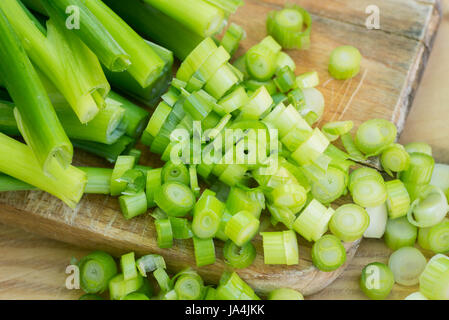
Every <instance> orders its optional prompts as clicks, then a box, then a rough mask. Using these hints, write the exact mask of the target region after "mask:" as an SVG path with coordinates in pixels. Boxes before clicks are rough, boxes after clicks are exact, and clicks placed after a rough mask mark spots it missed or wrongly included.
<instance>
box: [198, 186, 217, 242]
mask: <svg viewBox="0 0 449 320" xmlns="http://www.w3.org/2000/svg"><path fill="white" fill-rule="evenodd" d="M224 209H225V204H224V203H223V202H221V201H220V200H218V199H217V198H216V197H215V196H213V195H207V194H204V193H203V195H202V196H201V197H200V199H199V200H198V202H197V203H196V204H195V206H194V208H193V220H192V230H193V233H194V234H195V236H197V237H198V238H200V239H208V238H212V237H214V236H215V234H216V233H217V231H218V228H219V226H220V221H221V216H222V214H223V211H224Z"/></svg>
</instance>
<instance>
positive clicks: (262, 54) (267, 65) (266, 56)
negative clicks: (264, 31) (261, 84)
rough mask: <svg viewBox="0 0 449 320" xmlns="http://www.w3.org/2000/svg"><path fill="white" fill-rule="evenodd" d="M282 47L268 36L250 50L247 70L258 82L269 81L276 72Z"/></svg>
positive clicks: (247, 57) (247, 53)
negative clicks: (277, 59)
mask: <svg viewBox="0 0 449 320" xmlns="http://www.w3.org/2000/svg"><path fill="white" fill-rule="evenodd" d="M280 51H281V46H280V45H279V44H278V43H277V42H276V41H275V40H274V39H273V38H272V37H271V36H268V37H266V38H265V39H263V40H262V41H261V42H260V43H258V44H256V45H255V46H253V47H252V48H251V49H249V50H248V51H247V52H246V54H245V57H246V68H247V70H248V72H249V74H250V75H251V77H253V78H254V79H256V80H259V81H265V80H269V79H270V78H271V77H272V76H273V75H274V73H275V72H276V57H277V55H278V54H279V52H280Z"/></svg>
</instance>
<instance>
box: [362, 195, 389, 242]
mask: <svg viewBox="0 0 449 320" xmlns="http://www.w3.org/2000/svg"><path fill="white" fill-rule="evenodd" d="M365 210H366V212H367V213H368V215H369V226H368V228H367V229H366V231H365V233H364V234H363V236H364V237H365V238H375V239H380V238H382V236H383V235H384V233H385V228H386V227H387V220H388V212H387V206H386V204H385V203H382V204H381V205H380V206H377V207H371V208H365Z"/></svg>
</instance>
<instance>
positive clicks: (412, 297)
mask: <svg viewBox="0 0 449 320" xmlns="http://www.w3.org/2000/svg"><path fill="white" fill-rule="evenodd" d="M404 300H429V299H427V298H426V297H425V296H424V295H423V294H422V293H421V292H419V291H418V292H413V293H411V294H409V295H408V296H407V297H405V298H404Z"/></svg>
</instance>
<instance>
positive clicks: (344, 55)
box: [329, 46, 362, 80]
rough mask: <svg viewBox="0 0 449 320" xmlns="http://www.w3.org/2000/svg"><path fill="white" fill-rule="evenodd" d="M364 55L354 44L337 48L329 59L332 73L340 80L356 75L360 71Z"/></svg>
mask: <svg viewBox="0 0 449 320" xmlns="http://www.w3.org/2000/svg"><path fill="white" fill-rule="evenodd" d="M361 60H362V55H361V54H360V51H359V50H358V49H357V48H355V47H353V46H341V47H338V48H335V49H334V50H333V51H332V53H331V57H330V60H329V73H330V75H331V76H332V77H333V78H335V79H339V80H344V79H349V78H353V77H355V76H356V75H357V74H358V73H359V71H360V62H361Z"/></svg>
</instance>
